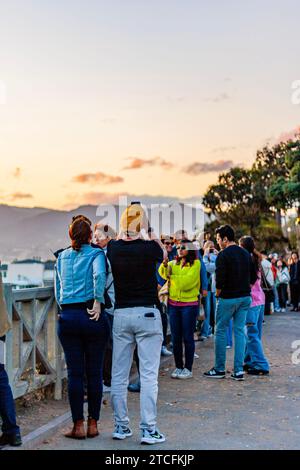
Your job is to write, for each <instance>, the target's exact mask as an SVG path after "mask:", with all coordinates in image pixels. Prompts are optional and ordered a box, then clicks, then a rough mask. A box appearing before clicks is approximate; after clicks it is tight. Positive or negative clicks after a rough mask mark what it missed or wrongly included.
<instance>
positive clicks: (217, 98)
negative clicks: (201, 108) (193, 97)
mask: <svg viewBox="0 0 300 470" xmlns="http://www.w3.org/2000/svg"><path fill="white" fill-rule="evenodd" d="M230 99H231V96H230V95H229V94H228V93H226V92H223V93H220V94H219V95H217V96H215V97H213V98H207V99H206V100H205V101H208V102H210V103H222V102H223V101H229V100H230Z"/></svg>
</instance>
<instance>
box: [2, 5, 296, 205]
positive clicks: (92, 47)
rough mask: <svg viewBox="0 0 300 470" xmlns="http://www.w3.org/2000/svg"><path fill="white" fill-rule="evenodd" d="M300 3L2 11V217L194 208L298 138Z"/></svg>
mask: <svg viewBox="0 0 300 470" xmlns="http://www.w3.org/2000/svg"><path fill="white" fill-rule="evenodd" d="M299 16H300V3H299V2H298V0H297V1H296V0H285V1H283V0H280V1H278V0H252V1H251V2H240V1H238V0H227V1H226V2H224V0H212V1H210V2H207V1H206V0H205V1H204V0H186V1H184V2H183V1H182V0H151V1H148V0H110V1H109V2H108V1H107V0H103V1H102V0H97V1H96V0H85V1H83V0H81V1H78V0H10V1H9V2H1V4H0V162H1V165H0V203H3V204H10V205H17V206H27V207H33V206H42V207H49V208H56V209H65V208H72V207H76V206H78V205H82V204H88V203H92V204H99V203H101V202H105V203H107V202H111V201H112V202H114V201H115V199H116V197H117V195H118V194H124V193H125V194H126V193H128V194H133V195H148V196H161V197H173V196H174V197H175V196H176V197H177V198H182V199H184V198H190V197H193V196H198V195H202V194H204V192H205V190H206V189H207V187H208V186H209V185H210V184H213V183H215V182H216V181H217V177H218V174H219V173H220V172H221V171H225V170H227V169H228V168H230V167H232V166H234V165H244V166H245V167H249V166H250V165H251V164H252V163H253V161H254V159H255V153H256V150H258V149H259V148H261V147H262V146H264V145H265V144H266V143H267V142H270V143H272V142H275V141H276V140H277V139H278V138H279V137H280V136H281V135H282V134H283V133H286V132H290V131H292V130H293V129H295V128H297V127H298V126H299V125H300V105H299V104H295V103H294V104H293V103H292V99H291V96H292V84H293V82H295V81H296V80H300V67H299V49H300V28H299Z"/></svg>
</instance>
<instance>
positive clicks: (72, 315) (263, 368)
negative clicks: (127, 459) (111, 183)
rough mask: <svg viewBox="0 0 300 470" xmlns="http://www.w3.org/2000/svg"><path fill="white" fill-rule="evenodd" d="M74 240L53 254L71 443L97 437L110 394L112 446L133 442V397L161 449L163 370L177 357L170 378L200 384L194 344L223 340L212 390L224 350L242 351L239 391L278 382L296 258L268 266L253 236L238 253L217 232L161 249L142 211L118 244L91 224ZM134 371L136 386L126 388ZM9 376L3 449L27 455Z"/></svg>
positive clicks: (296, 283) (227, 234)
mask: <svg viewBox="0 0 300 470" xmlns="http://www.w3.org/2000/svg"><path fill="white" fill-rule="evenodd" d="M69 236H70V240H71V246H70V247H69V248H66V249H61V250H59V251H58V252H57V253H56V257H57V263H56V279H55V296H56V300H57V304H58V336H59V339H60V342H61V344H62V347H63V350H64V354H65V359H66V364H67V371H68V395H69V402H70V407H71V413H72V418H73V427H72V429H71V430H70V431H69V432H68V433H66V434H65V436H66V437H69V438H74V439H85V438H86V437H88V438H93V437H95V436H97V435H98V434H99V431H98V422H99V419H100V409H101V403H102V395H103V389H104V391H109V392H110V397H111V404H112V408H113V412H114V424H115V427H114V432H113V435H112V437H113V438H114V439H119V440H123V439H126V438H128V437H130V436H132V430H131V428H130V426H129V424H130V421H129V416H128V407H127V393H128V389H129V390H131V391H137V392H140V430H141V443H142V444H155V443H161V442H164V441H165V439H166V438H165V435H164V434H163V433H161V432H160V430H159V429H158V427H157V396H158V372H159V366H160V359H161V356H172V355H174V370H173V371H172V373H171V378H172V379H177V380H179V381H180V380H187V379H192V377H193V363H194V359H195V357H197V355H196V354H195V341H207V340H209V338H214V340H215V341H214V351H215V358H214V364H213V367H211V368H210V369H209V370H208V371H206V372H204V376H205V377H207V378H209V379H212V378H213V379H223V378H225V377H226V350H227V349H229V348H232V347H233V346H234V368H233V371H232V374H231V378H232V379H233V380H237V381H241V380H244V375H245V373H247V374H250V375H260V376H264V375H268V374H269V371H270V366H269V362H268V359H267V358H266V356H265V353H264V349H263V342H262V332H263V322H264V315H268V314H271V313H273V312H279V311H280V312H282V313H283V312H285V311H286V308H287V305H288V304H289V305H291V307H292V310H293V311H299V300H300V299H299V297H300V261H299V257H298V254H297V253H296V252H293V253H292V254H291V256H290V257H289V258H288V260H286V258H285V256H279V255H277V254H274V253H273V254H271V255H269V256H268V255H267V253H265V252H259V251H258V250H257V248H256V246H255V241H254V240H253V238H252V237H250V236H244V237H242V238H241V239H240V240H239V242H238V243H236V238H235V232H234V230H233V228H232V227H230V226H229V225H223V226H221V227H219V228H218V229H217V230H216V232H215V237H216V244H215V242H214V240H213V239H212V236H211V234H209V233H207V234H205V237H204V241H201V242H200V241H199V240H197V239H192V240H191V239H189V238H188V235H187V233H186V232H185V231H184V230H179V231H177V232H176V233H175V234H173V235H170V234H168V235H162V236H161V237H157V236H156V235H155V234H154V232H153V230H152V229H151V228H150V227H149V223H148V220H147V219H146V216H145V214H144V212H143V209H142V207H141V205H140V204H139V203H133V204H131V205H130V206H129V207H128V208H127V209H126V210H125V211H124V213H123V214H122V217H121V221H120V230H119V233H118V235H117V233H116V231H115V230H114V229H113V228H111V227H109V226H108V225H105V224H97V225H96V226H95V228H94V230H93V227H92V223H91V221H90V220H89V219H88V218H86V217H85V216H83V215H79V216H76V217H74V218H73V220H72V223H71V224H70V227H69ZM0 297H2V296H0ZM1 308H2V310H3V309H4V307H3V305H2V307H1ZM169 327H170V332H171V342H170V343H169V344H168V341H167V339H168V328H169ZM8 328H9V326H8V324H6V326H5V328H1V329H0V332H1V334H0V336H1V337H0V346H1V343H3V341H4V339H5V336H4V335H5V333H6V332H7V330H8ZM233 337H234V341H233ZM170 349H171V350H170ZM1 351H2V349H1V348H0V352H1ZM133 359H135V362H136V367H137V371H138V376H139V379H138V381H137V382H136V383H133V384H129V376H130V371H131V368H132V363H133ZM2 361H3V360H2ZM0 362H1V356H0ZM3 362H4V361H3ZM5 374H6V373H5V369H4V365H3V364H2V362H1V364H0V398H1V416H2V419H3V435H2V437H1V439H2V441H3V443H4V445H5V443H10V444H13V445H20V443H21V437H20V431H19V428H18V427H17V425H16V421H15V414H14V406H13V401H12V395H11V391H9V390H10V388H9V384H8V380H7V375H5ZM3 390H5V393H4V391H3ZM5 394H6V405H5V406H4V404H3V403H4V398H3V397H4V395H5ZM85 394H86V395H87V402H88V416H87V418H88V419H87V428H86V426H85V417H84V399H85Z"/></svg>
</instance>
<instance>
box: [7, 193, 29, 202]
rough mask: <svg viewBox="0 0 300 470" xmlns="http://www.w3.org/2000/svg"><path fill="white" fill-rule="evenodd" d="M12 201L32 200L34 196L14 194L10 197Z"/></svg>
mask: <svg viewBox="0 0 300 470" xmlns="http://www.w3.org/2000/svg"><path fill="white" fill-rule="evenodd" d="M9 198H10V200H11V201H15V200H16V199H32V198H33V195H32V194H29V193H14V194H11V195H10V196H9Z"/></svg>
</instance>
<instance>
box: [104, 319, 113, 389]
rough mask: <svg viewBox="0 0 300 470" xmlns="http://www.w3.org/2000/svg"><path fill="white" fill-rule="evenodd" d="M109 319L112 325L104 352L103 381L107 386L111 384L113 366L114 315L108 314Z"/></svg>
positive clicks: (110, 325)
mask: <svg viewBox="0 0 300 470" xmlns="http://www.w3.org/2000/svg"><path fill="white" fill-rule="evenodd" d="M107 319H108V323H109V327H110V334H109V339H108V341H107V343H106V348H105V354H104V364H103V383H104V385H106V387H110V386H111V368H112V350H113V340H112V328H113V320H114V317H113V315H108V314H107Z"/></svg>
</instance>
